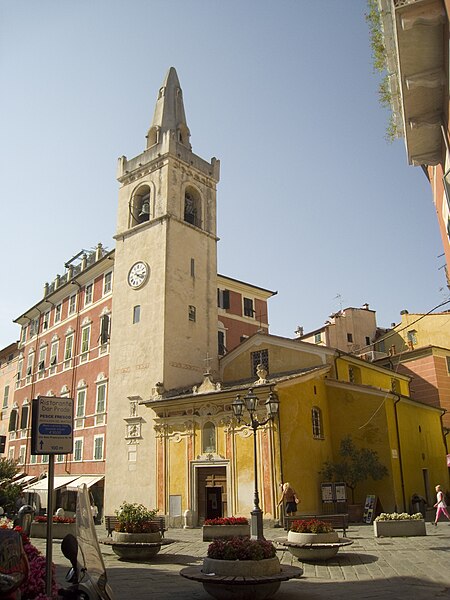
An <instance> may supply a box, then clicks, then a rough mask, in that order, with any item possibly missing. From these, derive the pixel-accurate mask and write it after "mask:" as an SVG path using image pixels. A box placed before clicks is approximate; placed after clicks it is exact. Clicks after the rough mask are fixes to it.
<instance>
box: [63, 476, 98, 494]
mask: <svg viewBox="0 0 450 600" xmlns="http://www.w3.org/2000/svg"><path fill="white" fill-rule="evenodd" d="M104 477H105V476H104V475H81V476H80V477H78V478H77V479H75V480H74V481H71V482H70V483H69V484H68V485H67V489H68V491H69V492H77V491H78V488H79V487H80V486H81V485H83V484H86V485H87V487H88V488H90V487H92V486H93V485H94V484H96V483H97V482H98V481H101V480H102V479H104Z"/></svg>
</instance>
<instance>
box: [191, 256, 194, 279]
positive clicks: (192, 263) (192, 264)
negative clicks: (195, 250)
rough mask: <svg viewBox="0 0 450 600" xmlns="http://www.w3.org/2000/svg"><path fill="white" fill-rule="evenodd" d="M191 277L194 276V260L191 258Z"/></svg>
mask: <svg viewBox="0 0 450 600" xmlns="http://www.w3.org/2000/svg"><path fill="white" fill-rule="evenodd" d="M191 277H195V260H194V259H193V258H191Z"/></svg>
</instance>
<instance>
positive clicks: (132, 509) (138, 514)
mask: <svg viewBox="0 0 450 600" xmlns="http://www.w3.org/2000/svg"><path fill="white" fill-rule="evenodd" d="M115 512H116V515H117V520H118V524H117V525H116V531H120V532H122V533H150V532H152V531H155V529H158V528H157V527H155V524H154V523H152V520H153V519H154V518H155V516H156V513H157V512H158V509H156V508H155V509H153V510H150V509H148V508H146V507H145V506H144V505H143V504H137V503H136V502H134V503H133V504H132V503H130V502H123V503H122V504H121V506H120V508H119V509H118V510H116V511H115Z"/></svg>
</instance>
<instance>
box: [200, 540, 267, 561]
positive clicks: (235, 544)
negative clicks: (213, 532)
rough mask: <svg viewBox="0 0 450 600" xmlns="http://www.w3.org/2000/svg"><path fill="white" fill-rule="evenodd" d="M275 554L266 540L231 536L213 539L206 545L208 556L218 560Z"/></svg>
mask: <svg viewBox="0 0 450 600" xmlns="http://www.w3.org/2000/svg"><path fill="white" fill-rule="evenodd" d="M275 555H276V554H275V546H274V545H273V544H272V542H269V541H267V540H249V539H248V538H242V537H233V538H230V539H228V540H222V539H217V540H214V541H213V542H212V543H211V544H210V545H209V546H208V557H209V558H216V559H219V560H263V559H265V558H273V557H274V556H275Z"/></svg>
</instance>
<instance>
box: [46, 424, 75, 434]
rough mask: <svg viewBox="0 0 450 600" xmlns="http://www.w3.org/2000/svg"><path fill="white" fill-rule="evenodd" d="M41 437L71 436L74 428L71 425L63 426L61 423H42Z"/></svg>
mask: <svg viewBox="0 0 450 600" xmlns="http://www.w3.org/2000/svg"><path fill="white" fill-rule="evenodd" d="M39 433H40V434H41V435H70V434H71V433H72V427H71V426H70V425H61V424H60V423H41V424H40V425H39Z"/></svg>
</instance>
